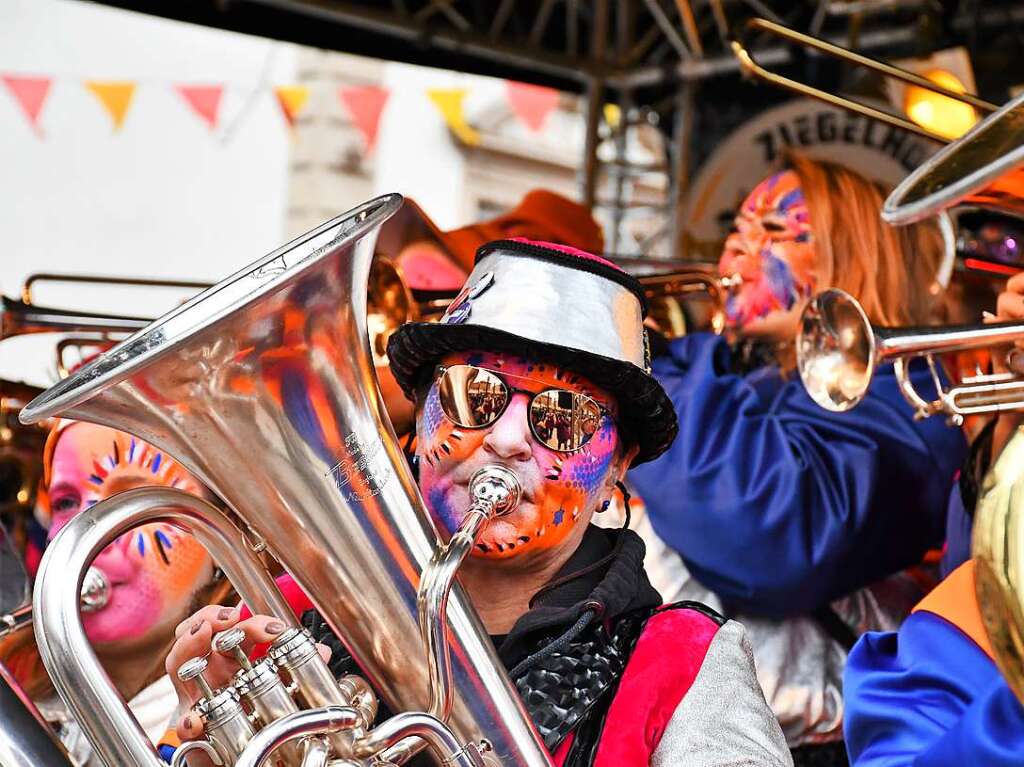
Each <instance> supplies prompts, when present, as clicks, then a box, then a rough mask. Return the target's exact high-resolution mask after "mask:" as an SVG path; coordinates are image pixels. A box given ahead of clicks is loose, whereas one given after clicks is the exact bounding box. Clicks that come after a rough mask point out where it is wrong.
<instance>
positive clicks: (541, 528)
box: [417, 352, 622, 559]
mask: <svg viewBox="0 0 1024 767" xmlns="http://www.w3.org/2000/svg"><path fill="white" fill-rule="evenodd" d="M442 364H443V365H456V364H468V365H476V366H478V367H483V368H485V369H487V370H490V371H492V372H494V373H495V374H497V375H498V376H499V377H501V376H502V374H505V375H507V376H509V377H510V380H511V378H512V377H514V386H515V387H516V388H524V381H526V382H527V385H528V386H529V387H530V391H531V392H533V391H534V390H535V391H537V392H539V391H542V390H544V389H547V388H556V389H565V390H567V391H573V392H580V393H583V394H586V395H588V396H590V397H592V398H593V399H595V400H596V401H597V402H599V403H600V404H602V405H604V406H605V407H606V408H608V410H609V411H610V412H611V415H610V416H604V417H602V418H601V420H600V423H598V424H597V427H596V430H595V432H594V434H593V436H592V437H591V439H590V440H589V441H588V442H587V443H586V444H585V445H584V446H583V447H582V448H580V449H579V450H577V451H575V452H563V451H559V450H553V449H551V448H549V447H546V446H545V445H544V444H542V443H540V442H539V441H538V440H537V439H536V438H535V437H534V435H533V432H532V431H531V429H530V424H529V422H528V420H527V416H528V409H529V408H528V401H529V399H530V397H529V396H528V395H527V394H523V393H516V394H513V395H512V398H511V401H510V402H509V403H508V404H507V406H506V408H505V410H504V411H503V412H502V414H501V415H500V417H498V419H497V420H496V421H494V422H493V423H492V424H490V425H489V426H486V427H483V428H478V429H466V428H462V427H459V426H457V425H455V424H453V423H452V422H451V421H449V420H448V418H447V417H446V416H445V415H444V413H443V411H442V410H441V406H440V400H439V396H438V390H437V385H436V383H435V384H434V385H432V386H431V388H430V390H429V391H428V393H427V395H426V398H425V399H424V402H423V407H422V408H421V409H420V413H419V417H418V422H417V434H418V437H419V439H418V445H417V455H418V456H419V459H420V490H421V491H422V493H423V497H424V498H425V499H426V501H427V505H428V507H429V508H430V510H431V512H432V514H433V515H434V518H435V520H436V521H437V523H438V524H439V526H441V527H443V528H444V529H446V530H447V531H449V532H451V531H453V530H454V529H455V528H456V527H457V526H458V524H459V523H460V522H461V520H462V517H463V516H464V514H465V511H466V509H467V508H468V507H469V493H468V483H469V479H470V478H471V477H472V475H473V474H474V473H475V472H476V471H477V470H478V469H480V468H481V467H483V466H485V465H487V464H490V463H498V464H502V465H505V466H508V467H509V468H511V469H512V470H514V471H515V472H516V473H517V475H518V476H519V479H520V482H521V483H522V485H523V491H524V495H523V502H522V503H521V504H520V507H519V509H518V510H516V511H515V512H513V513H512V514H509V515H507V516H504V517H499V518H497V519H495V520H492V521H491V522H490V523H489V524H488V526H487V528H486V529H485V530H484V533H483V535H482V536H481V539H480V541H479V542H478V544H477V547H476V550H475V551H474V555H475V556H478V557H487V558H492V559H506V558H511V557H520V556H523V555H527V554H529V553H530V552H536V551H543V550H549V549H552V548H555V547H557V546H559V545H560V544H562V543H563V542H564V541H565V540H566V539H567V538H568V536H569V534H570V532H571V531H572V530H573V529H574V528H575V527H576V526H577V525H578V524H581V523H582V524H585V523H586V522H587V521H589V519H590V515H591V513H592V512H593V511H594V509H595V507H597V506H598V505H600V504H601V503H602V502H603V500H604V499H605V498H606V497H607V495H608V488H609V486H610V485H611V484H612V480H613V479H618V476H617V475H616V476H615V477H612V473H613V472H617V471H618V470H619V468H620V464H619V462H618V461H616V460H615V459H616V457H618V456H620V455H621V453H622V445H621V443H620V441H619V436H618V430H617V428H616V426H615V422H614V417H615V415H616V412H617V411H616V403H615V401H614V398H612V397H611V395H609V394H608V393H607V392H605V391H603V390H601V389H599V388H598V387H596V386H594V385H593V384H592V383H591V382H590V381H588V380H587V379H585V378H583V377H582V376H578V375H576V374H575V373H572V372H570V371H567V370H565V369H563V368H560V367H558V366H555V365H551V364H549V363H546V362H543V361H540V360H534V359H528V358H522V357H518V356H514V355H509V354H491V353H475V352H463V353H456V354H452V355H449V356H448V357H446V358H445V359H444V360H443V361H442Z"/></svg>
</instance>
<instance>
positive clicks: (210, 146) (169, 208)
mask: <svg viewBox="0 0 1024 767" xmlns="http://www.w3.org/2000/svg"><path fill="white" fill-rule="evenodd" d="M295 50H296V49H295V47H294V46H291V45H288V44H283V43H278V42H273V41H270V40H266V39H262V38H255V37H247V36H244V35H237V34H233V33H228V32H221V31H217V30H212V29H208V28H204V27H196V26H191V25H186V24H179V23H175V22H169V21H164V20H161V19H157V18H155V17H151V16H145V15H141V14H134V13H129V12H125V11H120V10H116V9H110V8H104V7H101V6H96V5H92V4H89V3H78V2H72V1H71V0H0V74H39V75H47V76H56V78H57V79H56V81H55V82H54V84H53V87H52V88H51V91H50V95H49V98H48V100H47V103H46V105H45V106H44V108H43V112H42V114H41V118H40V125H41V127H42V130H43V133H44V136H43V138H42V139H40V138H39V137H38V136H37V135H36V134H35V133H34V132H33V131H32V130H31V127H30V126H29V124H28V121H27V120H26V119H25V117H24V115H23V114H22V112H21V110H20V107H19V106H18V105H17V104H16V102H15V101H14V99H13V98H11V97H10V94H9V93H7V91H6V89H5V88H3V87H2V86H0V291H2V292H3V293H4V294H5V295H8V296H15V295H17V294H18V292H19V290H20V285H21V283H22V280H23V279H24V278H25V277H26V276H27V275H28V274H30V273H32V272H38V271H65V272H79V273H83V272H84V273H99V274H116V275H123V276H129V275H130V276H164V277H183V278H188V279H199V280H215V279H217V278H219V277H222V276H224V275H226V274H228V273H229V272H230V271H232V270H233V269H235V268H237V267H239V266H241V265H243V264H245V263H247V262H249V261H252V260H254V259H255V258H257V257H259V256H260V255H262V254H263V253H265V252H267V251H269V250H271V249H272V248H274V247H276V246H277V245H280V244H281V242H282V241H283V239H284V236H283V235H284V220H285V211H286V208H287V194H288V184H287V173H288V159H289V146H290V138H289V135H288V129H287V128H286V127H285V125H284V121H283V119H282V117H281V114H280V110H279V107H278V105H277V103H276V100H275V99H274V97H273V94H272V92H271V90H270V87H272V86H273V85H285V84H290V83H292V82H294V80H295V76H296V72H295ZM85 79H99V80H102V79H121V80H134V81H138V83H139V87H138V89H137V90H136V93H135V99H134V102H133V104H132V106H131V109H130V110H129V112H128V116H127V119H126V120H125V123H124V125H123V127H122V129H121V130H120V131H119V132H117V133H114V132H113V131H112V127H111V121H110V119H109V117H108V116H107V114H106V112H105V111H104V109H103V108H102V107H101V106H100V104H99V102H98V101H97V100H96V99H95V98H94V97H93V95H92V94H91V93H90V92H89V91H87V90H86V89H85V88H84V87H83V85H82V81H83V80H85ZM175 83H225V84H226V85H227V86H228V87H227V90H226V91H225V95H224V97H223V100H222V103H221V124H220V127H219V128H218V130H217V131H216V132H215V133H213V134H211V132H210V130H209V128H208V127H207V126H206V124H205V123H203V122H202V121H201V120H200V119H199V118H198V117H197V116H196V115H195V114H194V113H193V112H192V111H191V109H190V108H189V107H188V106H187V105H186V104H185V102H184V101H183V100H182V99H181V97H180V96H179V95H178V94H177V93H176V92H175V91H174V90H172V85H173V84H175ZM257 88H259V89H260V90H259V91H258V92H257V93H255V94H253V91H254V90H256V89H257ZM38 300H39V301H40V302H42V301H43V296H40V297H39V299H38ZM97 300H98V301H99V302H100V304H99V305H97V304H96V301H97ZM174 300H175V298H174V297H168V296H166V295H161V296H159V297H153V296H152V295H148V296H142V297H141V298H140V297H139V296H137V295H136V296H128V295H127V294H126V293H118V294H113V295H111V294H109V293H105V294H103V293H97V292H93V291H89V290H88V289H78V290H77V291H75V292H73V293H68V292H52V291H51V292H50V293H49V294H48V295H47V296H46V302H47V303H50V304H52V303H57V304H59V305H64V306H71V305H73V306H75V307H76V308H88V307H92V308H94V309H95V310H97V311H121V312H124V313H140V312H144V313H148V314H157V313H159V311H160V310H162V309H166V308H168V307H167V306H166V305H160V304H161V303H162V304H167V303H173V302H174ZM41 341H42V339H27V338H26V339H14V340H11V341H7V342H5V343H3V345H0V377H6V378H14V379H16V380H27V381H29V382H32V383H36V384H45V383H47V382H48V379H50V380H52V378H53V375H52V372H51V370H52V368H53V364H52V362H51V360H50V358H49V352H47V353H46V354H45V355H44V354H42V353H41V352H40V351H39V349H42V348H43V347H44V345H43V344H42V343H41ZM45 346H46V347H47V348H52V341H51V342H50V343H49V344H47V345H45Z"/></svg>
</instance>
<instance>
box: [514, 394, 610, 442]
mask: <svg viewBox="0 0 1024 767" xmlns="http://www.w3.org/2000/svg"><path fill="white" fill-rule="evenodd" d="M530 424H531V425H532V426H533V433H534V434H535V435H536V437H537V439H538V440H540V441H541V442H542V443H543V444H544V445H546V446H547V447H549V448H551V449H552V450H579V449H580V448H581V447H583V446H584V445H585V444H587V443H588V442H589V441H590V438H591V437H593V436H594V433H595V432H596V431H597V430H598V428H599V427H600V426H601V408H600V407H599V406H598V404H597V403H596V402H594V400H592V399H591V398H590V397H588V396H587V395H585V394H579V393H578V392H571V391H565V390H564V389H548V390H547V391H543V392H541V393H540V394H538V395H537V396H536V397H534V399H533V404H532V405H531V406H530Z"/></svg>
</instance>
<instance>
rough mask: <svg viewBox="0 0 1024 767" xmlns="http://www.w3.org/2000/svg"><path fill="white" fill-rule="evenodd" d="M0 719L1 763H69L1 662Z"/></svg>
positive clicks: (63, 766) (49, 766)
mask: <svg viewBox="0 0 1024 767" xmlns="http://www.w3.org/2000/svg"><path fill="white" fill-rule="evenodd" d="M0 722H2V723H3V737H2V738H0V764H4V765H8V764H10V765H34V766H35V767H72V762H71V758H70V757H69V756H68V753H67V751H66V750H65V749H64V746H62V745H61V743H60V741H59V740H57V736H56V735H54V733H53V730H51V729H50V726H49V725H48V724H47V723H46V721H45V720H44V719H43V717H42V715H41V714H40V713H39V710H38V709H37V708H36V706H35V704H34V703H33V702H32V700H31V699H30V698H29V697H28V695H26V694H25V691H24V690H22V689H21V685H19V684H18V681H17V680H16V679H15V678H14V676H13V675H12V674H11V673H10V672H9V671H8V670H7V668H6V667H5V666H4V665H3V663H0Z"/></svg>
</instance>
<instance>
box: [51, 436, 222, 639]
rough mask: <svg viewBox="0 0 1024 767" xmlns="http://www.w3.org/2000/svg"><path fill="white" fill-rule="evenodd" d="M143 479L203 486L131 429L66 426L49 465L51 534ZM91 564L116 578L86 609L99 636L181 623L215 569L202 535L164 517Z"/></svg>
mask: <svg viewBox="0 0 1024 767" xmlns="http://www.w3.org/2000/svg"><path fill="white" fill-rule="evenodd" d="M145 486H162V487H176V488H179V489H181V490H184V491H186V492H190V493H193V494H195V495H201V494H202V492H203V488H202V485H200V483H199V482H198V481H196V479H195V478H194V477H192V475H191V474H189V473H188V472H187V471H185V469H184V468H182V466H181V465H180V464H178V463H177V462H176V461H175V460H174V459H172V458H171V457H170V456H168V455H167V454H166V453H164V452H163V451H161V450H158V449H157V448H155V447H153V446H152V445H149V444H147V443H145V442H143V441H141V440H139V439H136V438H135V437H132V436H131V435H129V434H125V433H123V432H119V431H116V430H114V429H109V428H107V427H105V426H97V425H95V424H90V423H74V424H72V425H71V426H68V427H65V429H64V430H63V432H62V433H61V434H60V436H59V438H58V442H57V444H56V447H55V448H54V450H53V458H52V464H51V466H50V485H49V488H48V494H49V499H50V510H51V514H52V519H51V523H50V531H49V535H48V537H49V538H51V539H52V538H53V537H54V536H55V535H56V534H57V533H58V532H60V530H61V528H62V527H64V525H66V524H67V523H68V522H69V521H70V520H71V519H73V518H74V517H75V516H77V515H78V514H79V513H81V512H82V511H83V510H85V509H87V508H90V507H91V506H93V505H95V504H96V503H98V502H99V501H102V500H104V499H106V498H109V497H110V496H112V495H114V494H116V493H119V492H122V491H124V490H129V489H132V488H137V487H145ZM93 566H94V567H96V568H98V569H99V570H101V571H102V572H103V574H104V575H106V576H107V580H108V581H109V582H110V586H111V592H110V601H109V602H108V603H107V605H106V606H105V607H104V608H102V609H100V610H98V611H96V612H94V613H85V614H83V616H82V621H83V624H84V625H85V630H86V633H87V635H88V636H89V638H90V639H91V640H92V641H93V642H97V643H100V642H103V643H107V642H115V641H119V640H132V639H139V638H143V637H145V636H147V635H148V634H150V632H152V631H154V630H155V629H159V628H160V627H165V626H167V624H171V625H174V624H176V623H178V622H179V621H180V620H181V619H182V618H183V617H184V615H185V613H186V612H187V610H188V609H189V607H190V603H191V599H192V595H193V593H194V592H195V591H196V589H197V588H198V587H199V586H201V585H202V584H203V583H205V582H206V581H207V580H208V579H209V577H210V575H211V572H212V563H211V561H210V557H209V555H208V554H207V553H206V550H205V549H204V548H203V547H202V546H201V545H200V544H199V542H198V541H196V540H195V539H194V538H193V537H192V536H191V535H188V534H187V533H184V532H181V531H179V530H177V529H176V528H174V527H171V526H170V525H164V524H150V525H144V526H142V527H139V528H136V529H135V530H133V531H131V532H130V533H126V534H125V535H123V536H121V537H120V538H119V539H118V540H117V541H115V542H114V543H112V544H111V545H110V546H108V547H107V548H106V549H104V550H103V551H102V552H100V554H99V556H97V557H96V559H95V560H94V561H93Z"/></svg>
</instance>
